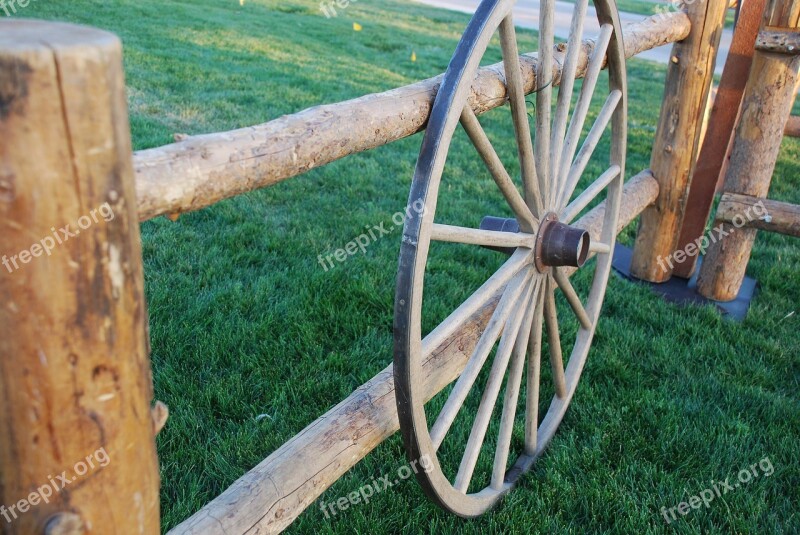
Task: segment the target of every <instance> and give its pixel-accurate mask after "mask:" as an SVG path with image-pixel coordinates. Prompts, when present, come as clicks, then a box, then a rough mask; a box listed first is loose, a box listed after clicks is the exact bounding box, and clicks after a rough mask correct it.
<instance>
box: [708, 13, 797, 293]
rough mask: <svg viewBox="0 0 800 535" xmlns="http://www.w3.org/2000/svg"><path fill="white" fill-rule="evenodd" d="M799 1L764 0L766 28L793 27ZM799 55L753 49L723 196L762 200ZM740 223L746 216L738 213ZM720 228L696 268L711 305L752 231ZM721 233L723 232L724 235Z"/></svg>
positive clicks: (737, 272) (731, 284) (726, 288)
mask: <svg viewBox="0 0 800 535" xmlns="http://www.w3.org/2000/svg"><path fill="white" fill-rule="evenodd" d="M798 20H800V0H791V1H787V0H770V3H769V5H768V7H767V11H766V15H765V23H766V25H767V26H774V27H780V28H793V29H794V28H797V27H798ZM798 68H800V56H798V55H796V53H795V54H781V53H774V52H765V51H763V50H756V54H755V57H754V59H753V67H752V69H751V70H750V77H749V78H748V80H747V86H746V87H745V94H744V101H743V103H742V115H741V119H740V121H739V126H738V127H737V129H736V137H735V138H734V141H733V148H732V150H731V161H730V165H729V166H728V171H727V174H726V175H725V183H724V185H723V192H724V193H738V194H743V195H750V196H752V197H762V198H763V197H766V196H767V193H768V192H769V185H770V182H771V180H772V173H773V172H774V170H775V163H776V162H777V160H778V152H779V151H780V147H781V141H782V139H783V134H784V128H785V126H786V121H787V119H788V118H789V114H790V112H791V108H792V103H793V102H794V96H795V86H796V85H795V84H796V83H797V74H798ZM741 216H742V218H743V220H745V221H746V220H747V219H748V215H747V214H741ZM718 224H722V231H723V233H722V236H725V237H723V238H721V239H719V240H717V241H716V242H715V243H712V244H711V246H710V247H709V249H708V252H707V253H706V257H705V261H704V262H703V265H702V267H701V269H700V275H699V277H698V281H697V290H698V291H699V292H700V294H701V295H703V296H704V297H708V298H710V299H715V300H717V301H730V300H732V299H735V298H736V296H737V295H738V293H739V289H740V288H741V285H742V281H743V280H744V276H745V271H746V270H747V263H748V261H749V260H750V253H751V251H752V249H753V242H754V241H755V237H756V232H757V230H756V229H754V228H744V227H742V228H736V225H735V224H731V223H721V222H720V221H715V222H714V226H715V227H716V226H717V225H718ZM726 233H727V234H728V235H727V236H726Z"/></svg>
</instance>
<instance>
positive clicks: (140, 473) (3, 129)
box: [0, 19, 160, 535]
mask: <svg viewBox="0 0 800 535" xmlns="http://www.w3.org/2000/svg"><path fill="white" fill-rule="evenodd" d="M0 139H2V142H0V229H1V230H0V255H2V263H3V266H2V267H0V428H2V430H3V431H2V432H0V504H4V507H3V518H0V525H2V529H0V531H2V532H3V533H9V534H16V533H19V534H29V533H44V534H47V535H56V534H61V533H69V534H73V535H74V534H80V533H114V532H117V533H122V532H124V533H140V534H158V533H159V531H160V530H159V470H158V460H157V458H156V449H155V440H154V423H153V421H152V419H151V415H150V403H151V400H152V394H153V392H152V379H151V372H150V361H149V343H148V339H147V314H146V307H145V297H144V287H143V286H144V284H143V275H142V259H141V246H140V241H139V222H138V217H137V213H136V203H135V199H136V197H135V191H134V184H133V180H134V177H133V166H132V161H131V143H130V128H129V125H128V115H127V102H126V95H125V84H124V81H123V71H122V47H121V44H120V42H119V40H118V39H117V38H116V37H115V36H113V35H111V34H109V33H106V32H102V31H99V30H94V29H91V28H86V27H83V26H73V25H68V24H60V23H52V22H39V21H25V20H16V19H12V20H9V19H6V20H0ZM59 476H63V477H64V479H63V480H62V479H60V477H59ZM67 485H68V486H67Z"/></svg>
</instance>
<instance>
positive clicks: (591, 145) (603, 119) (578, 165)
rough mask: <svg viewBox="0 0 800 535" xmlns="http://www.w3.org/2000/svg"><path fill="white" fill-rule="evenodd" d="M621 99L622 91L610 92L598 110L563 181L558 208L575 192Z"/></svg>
mask: <svg viewBox="0 0 800 535" xmlns="http://www.w3.org/2000/svg"><path fill="white" fill-rule="evenodd" d="M621 98H622V91H619V90H615V91H612V92H611V93H610V94H609V95H608V98H607V99H606V102H605V104H604V105H603V108H602V109H601V110H600V113H599V114H598V116H597V119H596V120H595V122H594V124H593V125H592V128H591V130H589V134H588V135H587V136H586V140H584V142H583V146H581V150H580V152H578V156H577V158H575V162H574V163H573V164H572V167H570V169H569V172H568V173H567V177H566V178H565V179H564V184H565V187H564V189H563V190H562V191H561V195H560V196H559V199H558V207H562V206H564V205H565V204H567V202H568V201H569V199H570V197H571V196H572V192H573V191H575V187H576V186H577V185H578V181H580V179H581V175H583V172H584V171H585V170H586V166H587V165H588V164H589V160H590V159H591V157H592V154H593V153H594V150H595V149H596V148H597V144H598V143H599V142H600V138H601V137H602V136H603V132H604V131H605V129H606V128H607V127H608V123H609V122H610V121H611V117H612V116H613V115H614V111H615V110H616V108H617V105H618V104H619V101H620V99H621Z"/></svg>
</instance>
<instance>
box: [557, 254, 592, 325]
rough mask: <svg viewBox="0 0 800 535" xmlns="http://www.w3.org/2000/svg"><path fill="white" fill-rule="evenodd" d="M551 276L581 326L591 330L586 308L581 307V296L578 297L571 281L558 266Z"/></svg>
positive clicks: (590, 321)
mask: <svg viewBox="0 0 800 535" xmlns="http://www.w3.org/2000/svg"><path fill="white" fill-rule="evenodd" d="M553 278H554V279H555V281H556V284H558V287H559V288H561V291H562V292H563V293H564V297H566V298H567V303H569V306H570V308H572V311H573V312H574V313H575V316H577V318H578V321H579V322H580V324H581V327H583V328H584V329H586V330H587V331H591V330H592V320H590V319H589V314H587V313H586V310H585V309H584V308H583V303H581V298H580V297H578V294H577V293H576V292H575V288H573V287H572V283H571V282H569V277H567V276H566V275H565V274H564V272H563V271H562V270H560V269H559V268H554V269H553Z"/></svg>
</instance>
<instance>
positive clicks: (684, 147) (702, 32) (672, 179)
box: [631, 0, 728, 282]
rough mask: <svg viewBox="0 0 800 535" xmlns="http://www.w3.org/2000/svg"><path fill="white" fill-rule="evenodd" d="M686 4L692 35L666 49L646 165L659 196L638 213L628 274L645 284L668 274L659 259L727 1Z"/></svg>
mask: <svg viewBox="0 0 800 535" xmlns="http://www.w3.org/2000/svg"><path fill="white" fill-rule="evenodd" d="M687 5H688V15H689V19H690V20H691V22H692V31H691V33H690V34H689V36H688V37H687V38H686V39H684V40H683V41H680V42H678V43H676V44H675V45H674V46H673V48H672V55H671V58H672V61H671V63H670V65H669V70H668V72H667V82H666V86H665V88H664V101H663V103H662V105H661V118H660V119H659V123H658V129H657V130H656V137H655V141H654V142H653V155H652V158H651V161H650V169H651V171H652V172H653V175H654V176H655V177H656V180H658V183H659V186H660V189H659V196H658V200H657V201H656V204H655V206H652V207H650V208H648V209H647V210H645V211H644V213H643V214H642V219H641V221H640V224H639V232H638V235H637V236H636V244H635V246H634V251H633V262H632V264H631V272H632V273H633V275H635V276H636V277H638V278H640V279H643V280H647V281H651V282H663V281H665V280H667V279H669V278H670V275H671V273H670V271H669V270H668V269H664V266H665V265H666V264H665V262H664V259H665V258H668V257H669V256H670V255H671V254H672V252H673V251H674V250H675V245H676V243H677V241H678V233H679V231H680V227H681V222H682V220H683V207H684V201H685V199H686V196H687V194H688V189H689V177H690V174H691V171H692V169H693V167H694V163H695V161H696V158H697V152H698V147H699V143H700V133H701V130H702V125H703V117H704V115H705V113H706V108H707V103H708V95H709V91H710V89H711V82H712V80H713V76H714V65H715V63H716V57H717V49H718V48H719V40H720V36H721V35H722V29H723V24H724V19H725V10H726V9H727V7H728V0H696V1H694V2H691V3H690V2H687Z"/></svg>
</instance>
